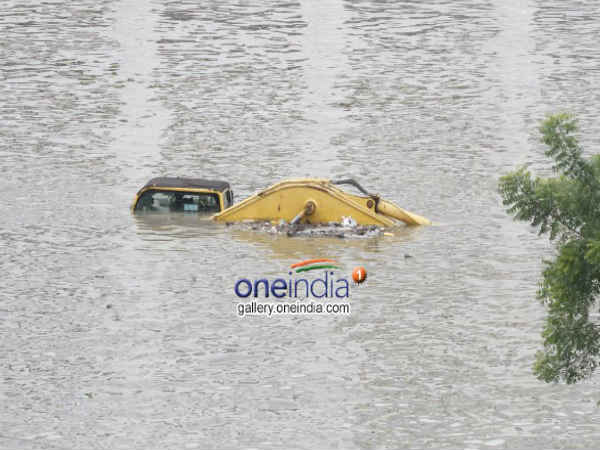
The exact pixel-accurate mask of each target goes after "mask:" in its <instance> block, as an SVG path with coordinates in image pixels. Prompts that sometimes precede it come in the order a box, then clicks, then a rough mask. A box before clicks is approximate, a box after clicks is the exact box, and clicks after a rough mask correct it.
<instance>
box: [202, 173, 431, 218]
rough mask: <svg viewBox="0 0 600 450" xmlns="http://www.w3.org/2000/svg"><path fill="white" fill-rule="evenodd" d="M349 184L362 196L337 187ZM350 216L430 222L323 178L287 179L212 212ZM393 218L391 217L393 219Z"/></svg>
mask: <svg viewBox="0 0 600 450" xmlns="http://www.w3.org/2000/svg"><path fill="white" fill-rule="evenodd" d="M340 184H350V185H353V186H355V187H356V188H358V189H359V190H360V191H361V192H362V193H364V194H365V195H364V196H360V195H354V194H349V193H347V192H345V191H343V190H341V189H340V188H338V187H337V186H338V185H340ZM344 217H351V218H352V219H354V220H355V221H356V223H357V224H358V225H378V226H382V227H391V226H394V225H396V221H395V220H399V221H401V222H404V223H405V224H407V225H429V224H430V223H431V222H430V221H429V220H428V219H426V218H424V217H421V216H419V215H417V214H413V213H411V212H409V211H406V210H404V209H402V208H400V207H399V206H396V205H394V204H393V203H391V202H388V201H386V200H383V199H381V198H380V197H379V196H378V195H373V194H369V193H368V192H367V191H366V190H365V189H364V188H362V186H360V185H359V184H358V183H357V182H356V181H354V180H351V179H349V180H339V181H330V180H324V179H310V178H309V179H297V180H287V181H282V182H280V183H277V184H274V185H273V186H271V187H269V188H267V189H265V190H264V191H262V192H259V193H257V194H255V195H253V196H251V197H249V198H247V199H245V200H243V201H241V202H239V203H237V204H235V205H233V206H231V207H229V208H227V209H225V210H224V211H222V212H220V213H218V214H215V215H214V216H213V220H216V221H218V222H244V221H271V222H279V221H280V220H285V221H286V222H289V223H292V224H295V223H300V222H302V223H310V224H322V223H330V222H342V220H343V218H344ZM394 219H395V220H394Z"/></svg>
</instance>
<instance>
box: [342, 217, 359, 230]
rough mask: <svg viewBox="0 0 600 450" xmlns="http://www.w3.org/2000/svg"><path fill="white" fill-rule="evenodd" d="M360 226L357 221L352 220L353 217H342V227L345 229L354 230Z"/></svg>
mask: <svg viewBox="0 0 600 450" xmlns="http://www.w3.org/2000/svg"><path fill="white" fill-rule="evenodd" d="M357 225H358V224H357V223H356V220H354V219H353V218H352V216H348V217H346V216H342V226H343V227H344V228H354V227H356V226H357Z"/></svg>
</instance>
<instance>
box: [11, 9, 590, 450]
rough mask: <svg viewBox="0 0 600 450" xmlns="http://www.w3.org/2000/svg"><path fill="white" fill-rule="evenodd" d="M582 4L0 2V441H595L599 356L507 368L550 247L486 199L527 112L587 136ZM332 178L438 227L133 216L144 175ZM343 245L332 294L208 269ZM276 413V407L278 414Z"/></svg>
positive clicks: (537, 315) (532, 325) (532, 308)
mask: <svg viewBox="0 0 600 450" xmlns="http://www.w3.org/2000/svg"><path fill="white" fill-rule="evenodd" d="M599 13H600V11H599V10H598V8H597V5H596V3H595V2H580V1H564V0H562V1H558V0H549V1H548V0H546V1H544V2H541V1H536V0H529V1H525V2H523V1H517V0H509V1H500V0H469V1H466V0H459V1H455V0H453V1H449V0H436V1H430V2H403V1H400V2H381V1H371V0H364V1H355V0H326V1H316V0H313V1H311V0H301V1H272V2H259V1H255V0H248V1H243V2H240V1H220V2H188V1H183V0H174V1H170V2H162V1H159V0H152V1H150V2H143V1H140V0H107V1H103V2H92V1H91V0H75V1H71V2H47V1H37V0H32V1H29V2H17V1H13V0H6V1H4V2H2V4H1V5H0V30H1V31H0V33H1V36H2V40H1V41H0V42H1V43H0V58H1V60H2V64H1V65H0V77H1V81H2V82H1V83H0V96H1V97H2V102H1V103H0V155H2V159H0V161H1V163H0V164H1V167H2V169H3V170H2V172H3V175H4V176H3V177H2V179H1V180H0V187H1V188H2V193H3V194H2V197H1V198H2V200H0V202H1V204H2V206H3V211H4V214H3V216H2V218H1V219H0V246H1V248H2V250H3V254H2V256H3V257H2V258H0V271H1V272H2V274H3V275H2V280H3V285H2V289H0V312H1V313H0V335H1V340H2V344H3V346H2V350H3V351H2V352H1V353H0V366H1V367H2V371H1V373H2V383H0V447H2V448H7V449H21V448H32V449H33V448H35V449H42V448H44V449H45V448H48V449H54V448H68V449H75V448H96V447H97V448H111V449H112V448H144V449H146V448H157V449H158V448H160V449H171V448H172V449H181V448H219V449H220V448H264V449H280V448H345V449H346V448H399V447H402V448H473V449H484V448H524V447H528V448H539V449H546V448H571V447H573V446H577V445H578V446H580V447H581V448H595V445H596V442H597V441H598V439H599V438H600V435H599V430H600V428H599V427H598V411H597V407H596V404H595V402H596V400H598V399H597V398H596V397H597V391H598V386H597V384H598V381H597V377H595V378H593V379H592V380H591V381H589V382H588V383H585V384H581V385H578V386H574V387H573V386H569V387H567V386H563V385H551V386H546V385H542V384H540V383H538V382H537V381H536V380H535V379H534V378H533V377H532V374H531V363H532V360H533V357H534V353H535V350H536V349H537V348H538V347H539V345H540V341H541V339H540V336H539V333H540V327H541V319H542V317H543V309H542V308H541V306H540V305H539V304H538V303H537V302H536V301H535V300H534V298H535V291H536V287H537V286H536V283H537V280H538V279H539V271H540V260H541V258H542V257H544V256H548V255H550V254H551V249H550V248H549V247H548V245H547V244H546V243H545V242H543V241H542V240H540V239H539V238H538V237H537V236H536V235H535V233H532V232H531V230H529V229H528V228H527V227H526V226H524V225H523V224H516V223H513V222H512V221H511V219H510V217H508V216H507V215H506V214H505V213H504V211H503V210H502V208H501V205H500V202H499V197H498V194H497V192H496V184H497V178H498V176H499V175H500V174H502V173H504V172H505V171H507V170H508V169H509V168H512V167H514V166H515V165H516V164H521V163H528V164H530V166H531V167H533V168H535V169H536V170H538V171H541V172H546V173H549V172H548V170H549V165H548V163H547V161H546V160H545V158H544V157H543V153H542V150H543V149H542V147H541V144H540V143H539V142H538V135H537V132H536V127H537V124H538V122H539V120H540V119H541V118H542V117H543V116H544V114H546V113H549V112H555V111H560V110H567V111H571V112H573V113H575V114H576V116H577V117H578V119H579V121H580V126H581V129H582V130H583V134H582V143H583V145H584V148H586V149H589V151H590V152H591V151H592V149H594V148H596V147H597V146H598V145H597V144H598V142H599V141H598V140H599V138H598V136H600V124H599V123H598V121H597V111H598V107H599V105H600V90H598V89H595V87H596V86H598V85H600V71H598V70H597V67H598V61H599V59H600V47H598V45H597V42H598V36H599V35H600V16H599ZM159 175H173V176H177V175H180V176H191V177H203V178H209V179H224V180H227V181H229V182H231V184H232V186H233V188H234V190H235V192H236V195H238V198H244V197H246V196H248V195H250V194H252V193H254V192H256V191H257V190H259V189H261V188H264V187H266V186H269V185H270V184H272V183H274V182H277V181H279V180H280V179H282V178H288V177H302V176H311V177H314V176H322V177H327V178H345V177H347V176H353V177H355V178H357V179H358V180H359V181H360V182H361V183H362V184H363V185H365V186H366V187H367V188H368V189H369V190H372V191H373V192H378V193H380V194H381V195H382V197H384V198H389V199H390V200H392V201H394V202H395V203H397V204H399V205H400V206H402V207H404V208H407V209H408V210H410V211H415V212H417V213H419V214H422V215H424V216H426V217H430V218H432V219H434V221H436V223H439V224H442V225H440V226H434V227H426V228H400V229H398V230H394V231H393V234H394V235H393V236H385V235H382V236H378V237H375V238H373V239H338V238H328V237H324V238H319V239H308V238H305V237H301V236H296V237H292V238H290V237H287V236H285V235H280V234H261V233H257V232H255V231H251V230H247V229H244V228H243V227H227V226H223V225H218V224H213V223H212V222H210V221H204V220H199V219H198V218H197V217H190V216H186V215H179V216H134V215H132V214H131V213H130V211H129V209H128V208H129V206H130V202H131V201H132V199H133V196H134V194H135V192H136V191H137V189H139V187H140V186H141V185H142V184H143V183H144V182H145V181H147V179H149V178H151V177H152V176H159ZM310 257H331V258H334V259H336V260H338V261H340V263H341V265H342V270H345V271H347V273H349V271H350V270H351V268H352V267H354V266H355V265H358V264H360V265H363V266H364V267H366V269H367V271H368V274H369V275H368V278H367V282H366V283H365V285H364V286H361V288H359V289H354V290H352V295H351V298H350V302H351V306H352V314H351V315H350V316H346V317H317V318H314V317H299V316H298V317H279V318H277V319H276V320H275V319H267V318H254V319H252V320H250V319H249V318H248V319H243V320H241V319H238V318H237V317H236V316H235V305H236V302H237V299H236V298H235V296H234V295H233V284H234V282H235V280H236V279H238V278H240V277H258V276H267V277H268V276H274V275H277V274H280V273H286V271H287V270H288V269H289V265H290V264H292V263H294V262H297V261H298V260H301V259H306V258H310ZM275 431H276V432H275Z"/></svg>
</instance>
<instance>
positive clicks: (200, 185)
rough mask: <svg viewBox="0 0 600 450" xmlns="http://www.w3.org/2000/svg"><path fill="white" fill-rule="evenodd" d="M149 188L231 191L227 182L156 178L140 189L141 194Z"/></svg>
mask: <svg viewBox="0 0 600 450" xmlns="http://www.w3.org/2000/svg"><path fill="white" fill-rule="evenodd" d="M149 187H165V188H167V187H169V188H196V189H213V190H215V191H221V192H223V191H225V190H227V189H229V183H228V182H227V181H219V180H204V179H201V178H180V177H156V178H152V179H151V180H150V181H148V182H147V183H146V184H145V185H144V187H143V188H142V189H140V192H141V191H142V190H144V189H146V188H149ZM138 194H139V192H138Z"/></svg>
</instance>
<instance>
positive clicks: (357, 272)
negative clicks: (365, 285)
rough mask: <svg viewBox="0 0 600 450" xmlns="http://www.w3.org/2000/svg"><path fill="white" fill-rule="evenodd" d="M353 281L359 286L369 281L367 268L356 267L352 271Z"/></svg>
mask: <svg viewBox="0 0 600 450" xmlns="http://www.w3.org/2000/svg"><path fill="white" fill-rule="evenodd" d="M352 279H353V280H354V282H355V283H359V284H360V283H362V282H363V281H365V280H366V279H367V271H366V270H365V268H364V267H362V266H358V267H355V268H354V270H353V271H352Z"/></svg>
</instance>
